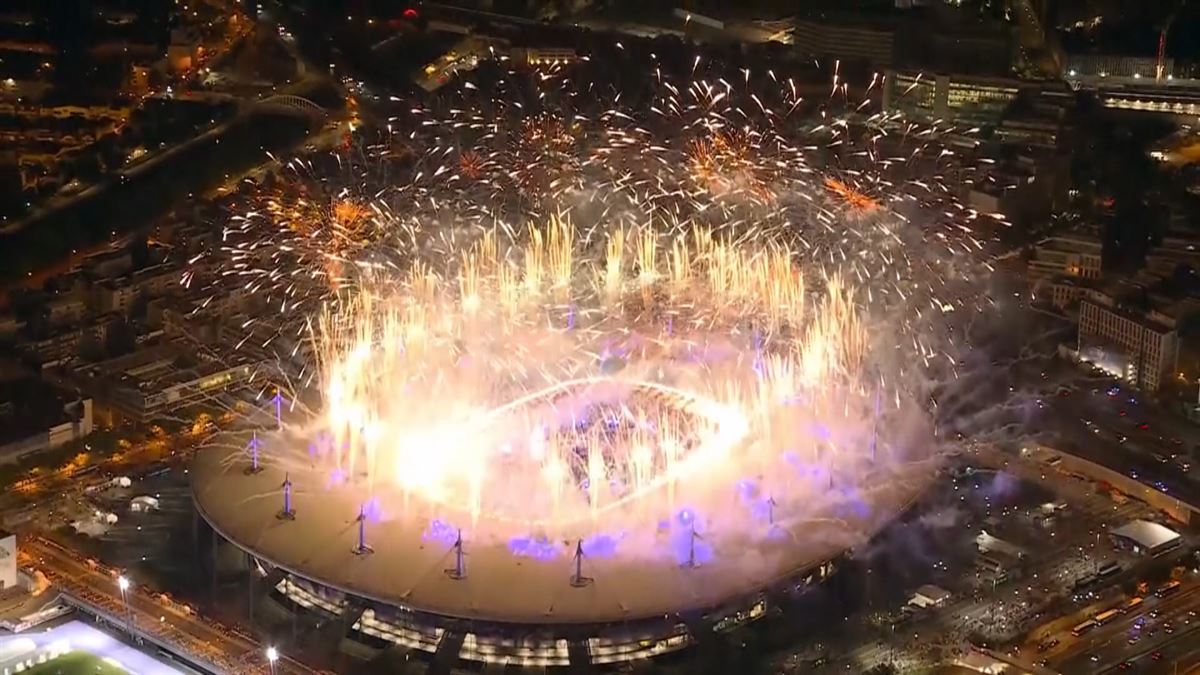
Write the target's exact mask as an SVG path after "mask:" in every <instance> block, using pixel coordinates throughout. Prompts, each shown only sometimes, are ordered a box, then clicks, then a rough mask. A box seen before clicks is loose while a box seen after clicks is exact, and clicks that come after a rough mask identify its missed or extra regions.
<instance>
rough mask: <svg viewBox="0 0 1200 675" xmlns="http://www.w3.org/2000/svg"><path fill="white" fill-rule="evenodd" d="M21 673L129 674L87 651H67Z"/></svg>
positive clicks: (25, 674)
mask: <svg viewBox="0 0 1200 675" xmlns="http://www.w3.org/2000/svg"><path fill="white" fill-rule="evenodd" d="M22 675H129V671H127V670H125V669H124V668H118V667H117V666H114V665H110V664H108V663H105V662H104V661H103V660H102V659H101V658H100V657H99V656H94V655H92V654H89V653H87V652H67V653H66V654H63V655H62V656H60V657H58V658H57V659H54V660H53V661H47V662H46V663H42V664H39V665H36V666H34V667H32V668H30V669H29V670H26V671H25V672H24V673H22Z"/></svg>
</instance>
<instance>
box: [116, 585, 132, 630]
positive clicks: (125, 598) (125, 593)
mask: <svg viewBox="0 0 1200 675" xmlns="http://www.w3.org/2000/svg"><path fill="white" fill-rule="evenodd" d="M117 588H120V589H121V604H122V605H124V606H125V630H127V631H129V634H130V635H131V636H132V635H133V615H131V614H130V613H129V579H128V578H126V576H125V575H124V574H122V575H121V576H119V577H117Z"/></svg>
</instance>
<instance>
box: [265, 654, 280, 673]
mask: <svg viewBox="0 0 1200 675" xmlns="http://www.w3.org/2000/svg"><path fill="white" fill-rule="evenodd" d="M278 660H279V650H278V649H276V648H274V647H267V663H268V664H269V665H270V666H271V675H275V662H276V661H278Z"/></svg>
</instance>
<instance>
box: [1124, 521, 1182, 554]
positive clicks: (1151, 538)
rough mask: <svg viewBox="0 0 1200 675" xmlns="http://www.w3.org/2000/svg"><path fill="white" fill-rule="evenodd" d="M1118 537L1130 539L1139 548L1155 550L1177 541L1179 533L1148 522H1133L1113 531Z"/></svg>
mask: <svg viewBox="0 0 1200 675" xmlns="http://www.w3.org/2000/svg"><path fill="white" fill-rule="evenodd" d="M1113 534H1114V535H1116V536H1118V537H1124V538H1126V539H1132V540H1133V541H1134V542H1136V543H1137V544H1138V545H1139V546H1143V547H1145V548H1148V549H1151V550H1153V549H1156V548H1159V547H1161V546H1165V545H1166V544H1169V543H1171V542H1173V541H1176V540H1178V539H1179V533H1178V532H1176V531H1174V530H1172V529H1171V528H1169V527H1166V526H1165V525H1159V524H1158V523H1154V522H1151V521H1149V520H1135V521H1133V522H1132V523H1129V524H1127V525H1122V526H1121V527H1119V528H1117V529H1115V530H1113Z"/></svg>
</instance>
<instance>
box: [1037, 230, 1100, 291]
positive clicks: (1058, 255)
mask: <svg viewBox="0 0 1200 675" xmlns="http://www.w3.org/2000/svg"><path fill="white" fill-rule="evenodd" d="M1101 248H1102V246H1101V243H1100V239H1099V238H1097V237H1093V236H1089V235H1062V236H1057V237H1049V238H1047V239H1043V240H1042V241H1040V242H1038V243H1037V245H1036V246H1034V247H1033V258H1032V259H1030V261H1029V267H1028V275H1029V279H1030V281H1038V280H1042V279H1050V278H1054V277H1072V278H1076V279H1099V278H1100V262H1101V260H1100V259H1101V256H1100V252H1101Z"/></svg>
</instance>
